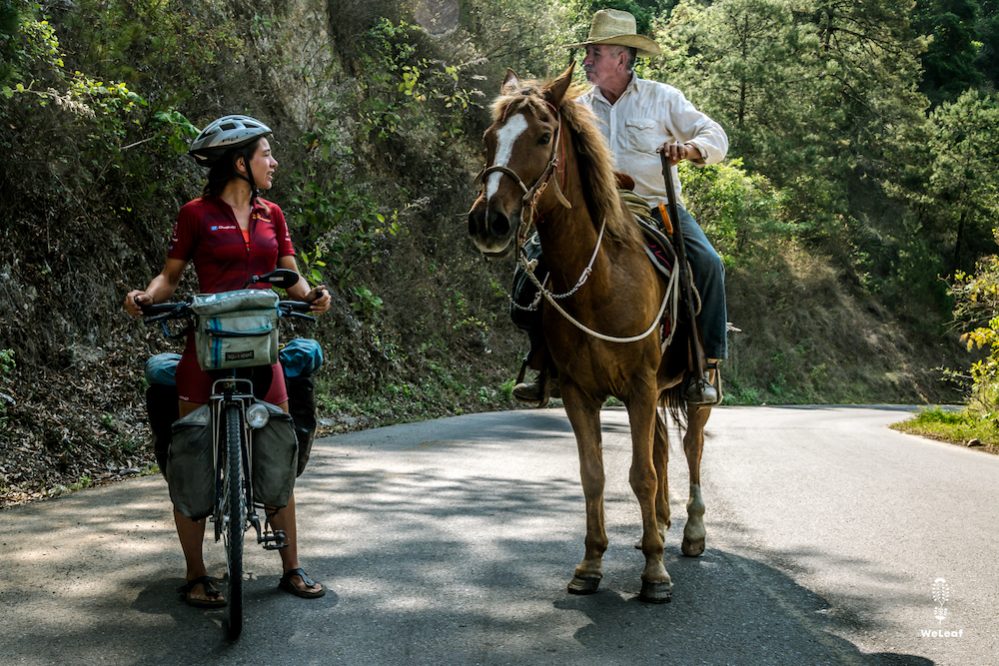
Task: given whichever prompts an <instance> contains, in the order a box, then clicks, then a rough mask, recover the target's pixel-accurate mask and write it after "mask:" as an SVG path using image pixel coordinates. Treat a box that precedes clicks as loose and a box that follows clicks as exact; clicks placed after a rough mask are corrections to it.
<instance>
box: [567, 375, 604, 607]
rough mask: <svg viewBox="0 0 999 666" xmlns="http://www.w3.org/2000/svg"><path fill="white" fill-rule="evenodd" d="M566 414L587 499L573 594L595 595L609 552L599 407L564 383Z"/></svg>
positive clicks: (572, 586) (571, 587)
mask: <svg viewBox="0 0 999 666" xmlns="http://www.w3.org/2000/svg"><path fill="white" fill-rule="evenodd" d="M562 396H563V400H564V403H565V411H566V414H567V415H568V417H569V423H571V424H572V431H573V432H574V433H575V435H576V446H577V448H578V449H579V476H580V480H581V481H582V484H583V495H584V497H585V498H586V542H585V544H586V552H585V554H584V555H583V561H582V562H580V563H579V566H577V567H576V571H575V574H574V575H573V578H572V581H570V582H569V588H568V591H569V593H570V594H593V593H594V592H596V591H597V588H598V587H599V586H600V579H601V578H603V556H604V551H606V550H607V532H606V530H605V528H604V460H603V451H602V450H601V439H600V404H599V403H593V402H592V401H587V399H586V398H584V397H583V396H582V395H581V393H580V392H579V390H578V389H576V387H575V386H573V385H572V384H571V383H570V382H568V381H564V380H563V383H562Z"/></svg>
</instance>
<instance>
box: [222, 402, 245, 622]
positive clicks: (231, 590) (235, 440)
mask: <svg viewBox="0 0 999 666" xmlns="http://www.w3.org/2000/svg"><path fill="white" fill-rule="evenodd" d="M225 425H226V439H225V465H224V472H223V473H224V475H225V476H224V479H223V484H222V487H223V496H222V501H223V503H224V507H223V515H224V516H225V526H224V529H223V531H222V535H223V539H224V540H225V559H226V570H227V572H228V576H227V579H228V585H227V589H226V600H227V601H228V604H227V605H226V611H225V622H223V630H224V631H225V635H226V638H227V639H228V640H230V641H234V640H236V639H237V638H239V635H240V633H241V632H242V631H243V535H244V534H245V532H246V512H247V507H246V489H245V485H246V480H245V479H244V478H243V414H242V411H241V410H240V408H239V407H238V406H237V405H229V406H228V407H226V410H225Z"/></svg>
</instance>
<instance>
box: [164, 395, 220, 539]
mask: <svg viewBox="0 0 999 666" xmlns="http://www.w3.org/2000/svg"><path fill="white" fill-rule="evenodd" d="M211 416H212V415H211V410H210V409H209V407H208V405H202V406H201V407H198V408H197V409H196V410H194V411H193V412H191V413H190V414H188V415H187V416H185V417H184V418H181V419H177V420H176V421H174V423H173V438H172V439H171V440H170V448H169V451H168V453H167V465H166V479H167V485H168V486H169V487H170V499H171V501H173V505H174V507H176V508H177V510H178V511H180V512H181V513H182V514H184V515H185V516H187V517H188V518H191V519H193V520H200V519H201V518H204V517H205V516H207V515H208V514H210V513H211V512H212V508H213V505H214V503H215V462H214V460H213V456H214V451H213V448H212V426H211Z"/></svg>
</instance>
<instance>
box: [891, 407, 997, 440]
mask: <svg viewBox="0 0 999 666" xmlns="http://www.w3.org/2000/svg"><path fill="white" fill-rule="evenodd" d="M891 427H892V428H894V429H895V430H900V431H902V432H907V433H910V434H913V435H921V436H923V437H930V438H932V439H939V440H943V441H948V442H953V443H956V444H967V443H968V442H970V441H973V440H978V442H979V445H980V446H983V447H986V448H988V449H990V450H993V451H994V450H996V449H999V426H997V423H996V422H995V421H994V420H990V419H982V418H980V417H979V416H977V415H975V414H972V413H969V412H968V411H950V410H944V409H941V408H939V407H931V408H927V409H921V410H920V411H919V413H918V414H917V415H916V416H915V417H914V418H912V419H910V420H908V421H904V422H902V423H896V424H894V425H893V426H891Z"/></svg>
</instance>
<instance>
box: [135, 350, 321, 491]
mask: <svg viewBox="0 0 999 666" xmlns="http://www.w3.org/2000/svg"><path fill="white" fill-rule="evenodd" d="M278 357H279V360H280V361H281V366H282V367H283V368H284V377H285V385H286V386H287V388H288V411H289V412H291V417H292V419H293V421H294V424H295V435H296V436H297V437H298V476H301V475H302V472H304V471H305V467H306V465H307V464H308V462H309V456H310V453H311V451H312V443H313V441H314V440H315V437H316V428H317V427H318V423H317V422H316V393H315V391H316V389H315V380H314V378H313V373H315V372H316V371H317V370H318V369H319V368H321V367H322V366H323V363H324V358H323V351H322V348H321V347H320V346H319V343H318V342H317V341H316V340H313V339H311V338H293V339H292V340H290V341H289V342H288V343H287V344H286V345H284V346H283V347H282V348H281V350H280V351H279V352H278ZM179 361H180V354H172V353H163V354H156V355H155V356H152V357H150V358H149V360H147V361H146V381H147V382H149V388H147V389H146V413H147V415H148V416H149V425H150V427H151V429H152V431H153V439H154V450H155V452H156V462H157V463H158V464H159V466H160V472H161V473H162V474H163V475H164V476H166V469H167V450H168V449H169V446H170V438H171V424H173V422H174V421H176V420H177V386H176V380H175V377H176V372H177V363H178V362H179Z"/></svg>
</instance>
